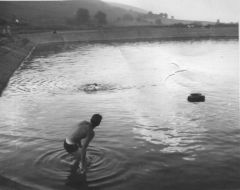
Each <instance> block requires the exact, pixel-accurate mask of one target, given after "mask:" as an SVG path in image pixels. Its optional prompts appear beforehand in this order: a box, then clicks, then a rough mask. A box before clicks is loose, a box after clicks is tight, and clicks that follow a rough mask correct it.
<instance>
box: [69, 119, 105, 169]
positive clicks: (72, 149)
mask: <svg viewBox="0 0 240 190" xmlns="http://www.w3.org/2000/svg"><path fill="white" fill-rule="evenodd" d="M101 120H102V116H101V115H100V114H94V115H93V116H92V118H91V120H90V122H89V121H82V122H81V123H79V124H78V125H77V126H76V127H75V128H74V129H73V131H72V132H71V133H70V135H69V136H68V137H67V138H66V139H65V141H64V149H65V150H66V151H67V152H68V153H70V154H72V155H73V156H74V158H75V163H74V166H75V167H78V166H79V162H80V160H81V163H80V172H81V173H85V172H86V168H87V163H86V151H87V147H88V145H89V143H90V142H91V140H92V139H93V137H94V135H95V132H94V128H95V127H96V126H99V125H100V122H101ZM79 148H80V149H79Z"/></svg>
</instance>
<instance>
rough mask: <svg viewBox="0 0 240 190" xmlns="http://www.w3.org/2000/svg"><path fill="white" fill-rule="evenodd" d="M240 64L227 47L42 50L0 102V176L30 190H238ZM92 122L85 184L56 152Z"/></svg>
mask: <svg viewBox="0 0 240 190" xmlns="http://www.w3.org/2000/svg"><path fill="white" fill-rule="evenodd" d="M238 61H239V60H238V41H234V40H230V41H221V40H220V41H213V40H204V41H169V42H138V43H108V44H67V45H66V44H65V45H57V46H55V47H43V48H41V49H39V50H37V51H35V52H34V54H33V55H32V57H31V58H30V59H28V60H26V61H25V62H24V64H23V65H22V66H21V67H20V68H19V69H18V70H17V71H16V72H15V74H14V76H13V77H12V79H11V81H10V83H9V85H8V87H7V89H6V90H5V92H4V94H3V96H2V97H1V98H0V115H1V117H0V127H1V131H0V153H1V157H0V168H1V170H0V175H1V176H4V177H6V178H9V179H11V180H13V181H15V182H17V183H19V184H22V185H26V186H29V187H30V188H32V189H56V190H59V189H136V190H137V189H146V190H147V189H152V190H155V189H156V190H158V189H184V190H186V189H191V190H192V189H205V190H206V189H209V190H210V189H211V190H212V189H217V190H220V189H239V188H240V181H239V179H240V162H239V160H240V149H239V147H240V140H239V139H240V127H239V94H238V93H239V83H238V82H239V73H238V72H239V70H238V69H239V68H238ZM93 83H97V84H100V85H101V87H102V88H101V89H100V90H99V91H85V90H84V88H85V87H86V85H88V84H93ZM192 92H200V93H202V94H204V95H205V96H206V102H204V103H189V102H187V96H188V95H189V94H190V93H192ZM93 113H101V114H102V115H103V121H102V123H101V126H100V127H98V128H97V129H96V136H95V138H94V140H93V142H91V144H90V147H89V148H88V155H87V157H88V160H89V162H90V165H89V168H88V172H87V176H86V179H83V178H81V177H80V176H77V175H75V174H74V173H72V171H71V168H70V164H71V161H72V160H71V157H70V156H69V155H68V154H67V153H66V152H65V151H64V149H63V147H62V143H63V139H64V138H65V136H66V135H67V134H68V132H69V130H70V128H71V127H72V126H74V125H75V124H76V123H78V122H79V121H81V120H89V119H90V117H91V115H92V114H93Z"/></svg>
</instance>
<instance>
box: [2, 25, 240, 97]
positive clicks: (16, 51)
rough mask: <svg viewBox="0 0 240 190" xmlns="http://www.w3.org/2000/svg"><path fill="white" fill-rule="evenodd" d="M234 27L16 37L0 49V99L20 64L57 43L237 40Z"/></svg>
mask: <svg viewBox="0 0 240 190" xmlns="http://www.w3.org/2000/svg"><path fill="white" fill-rule="evenodd" d="M238 34H239V33H238V27H213V28H178V27H172V28H167V27H162V28H156V27H154V28H153V27H144V28H143V27H140V28H138V27H133V28H112V29H101V30H82V31H59V32H58V31H57V33H53V32H43V33H30V34H27V33H25V34H18V35H16V36H14V37H12V39H11V40H9V41H8V42H6V43H5V44H3V45H2V44H1V45H0V57H1V59H0V96H1V94H2V92H3V90H4V89H5V88H6V86H7V84H8V81H9V80H10V78H11V76H12V75H13V73H14V72H15V70H17V69H18V67H19V66H20V65H21V63H22V62H23V61H24V60H25V59H26V58H28V57H30V56H31V54H32V52H34V50H35V48H36V47H37V46H45V45H50V44H56V43H57V44H58V43H74V42H75V43H76V42H80V43H109V42H136V41H179V40H181V41H186V40H205V39H215V40H221V39H223V40H228V39H237V40H238Z"/></svg>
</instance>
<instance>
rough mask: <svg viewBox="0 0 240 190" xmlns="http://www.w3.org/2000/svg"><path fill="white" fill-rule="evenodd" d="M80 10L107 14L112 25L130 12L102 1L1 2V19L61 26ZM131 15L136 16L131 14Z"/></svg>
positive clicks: (91, 13) (92, 13)
mask: <svg viewBox="0 0 240 190" xmlns="http://www.w3.org/2000/svg"><path fill="white" fill-rule="evenodd" d="M79 8H86V9H88V10H89V12H90V15H91V16H93V15H94V14H95V13H96V12H97V11H103V12H105V13H106V14H107V19H108V21H109V22H110V23H112V22H114V21H115V20H116V19H118V18H119V17H122V16H123V15H124V14H128V13H130V11H129V10H126V9H123V8H119V7H114V6H112V5H108V4H107V3H105V2H102V1H100V0H77V1H0V18H1V19H5V20H7V21H11V20H12V19H14V18H17V19H19V20H20V21H24V22H27V23H31V24H33V25H46V26H48V25H57V24H58V25H61V24H65V23H66V19H67V18H72V17H74V16H75V13H76V11H77V10H78V9H79ZM131 14H136V15H137V13H135V12H131Z"/></svg>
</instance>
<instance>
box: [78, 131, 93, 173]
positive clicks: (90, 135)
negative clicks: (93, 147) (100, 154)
mask: <svg viewBox="0 0 240 190" xmlns="http://www.w3.org/2000/svg"><path fill="white" fill-rule="evenodd" d="M93 137H94V132H90V133H88V135H87V137H86V140H85V141H84V143H83V146H82V149H81V163H80V168H81V170H82V172H83V173H85V171H86V165H87V164H86V152H87V147H88V145H89V143H90V141H91V140H92V139H93Z"/></svg>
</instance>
